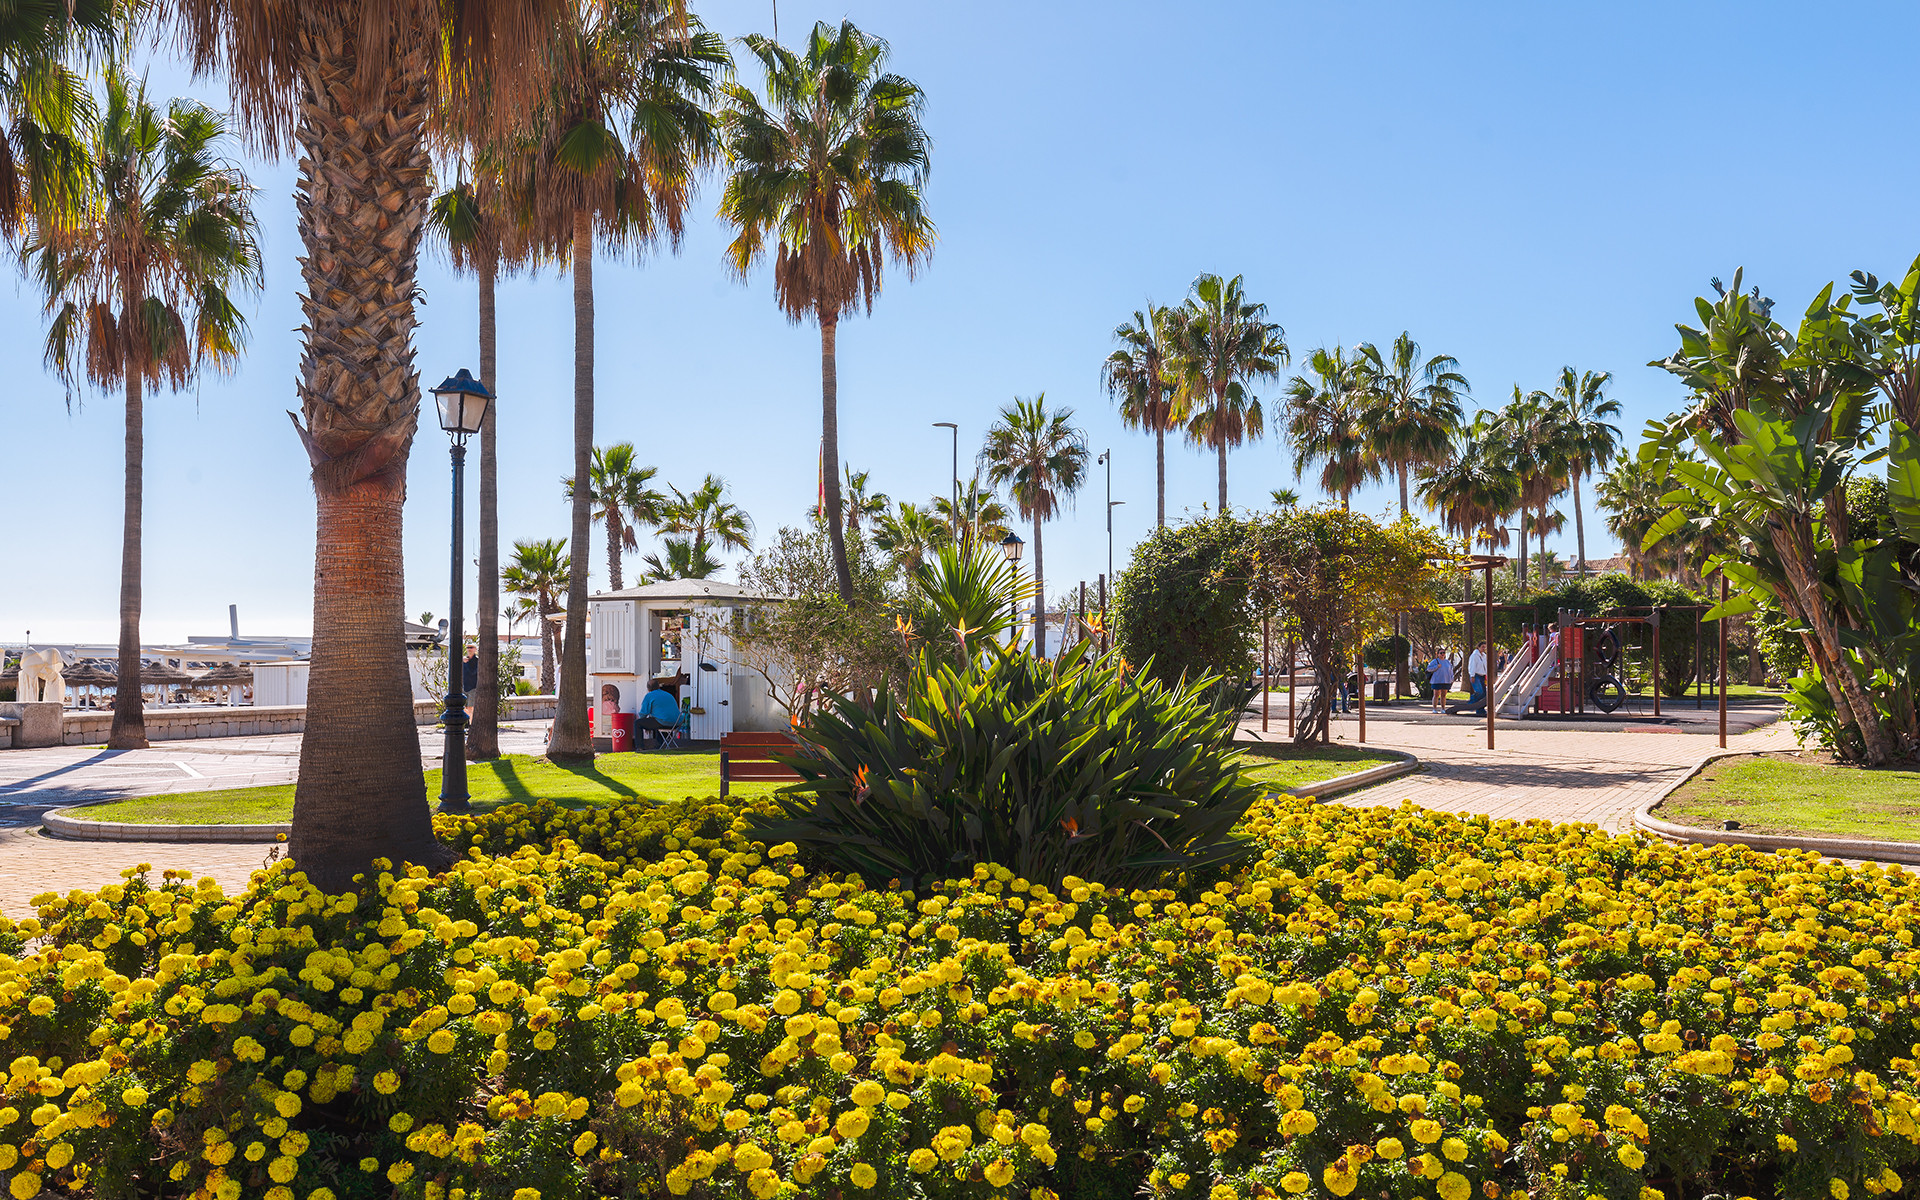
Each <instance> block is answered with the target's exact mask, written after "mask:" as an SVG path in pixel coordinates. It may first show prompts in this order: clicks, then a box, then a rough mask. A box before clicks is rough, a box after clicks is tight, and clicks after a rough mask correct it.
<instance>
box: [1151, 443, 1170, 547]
mask: <svg viewBox="0 0 1920 1200" xmlns="http://www.w3.org/2000/svg"><path fill="white" fill-rule="evenodd" d="M1153 494H1154V502H1155V508H1154V520H1155V522H1156V524H1157V527H1158V528H1161V529H1165V528H1166V526H1167V431H1166V430H1164V429H1156V430H1154V431H1153Z"/></svg>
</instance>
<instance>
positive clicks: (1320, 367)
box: [1286, 346, 1381, 512]
mask: <svg viewBox="0 0 1920 1200" xmlns="http://www.w3.org/2000/svg"><path fill="white" fill-rule="evenodd" d="M1307 371H1308V372H1309V374H1310V375H1311V378H1309V375H1295V376H1294V377H1293V378H1292V379H1291V380H1289V381H1288V383H1287V409H1286V412H1287V437H1288V438H1289V439H1290V440H1291V441H1292V443H1293V473H1294V474H1295V475H1304V474H1305V473H1306V471H1307V470H1308V468H1310V467H1312V466H1313V465H1314V464H1315V463H1318V464H1320V487H1321V489H1322V490H1323V491H1325V492H1326V493H1327V494H1328V495H1330V496H1338V497H1340V508H1341V510H1342V511H1343V512H1344V511H1346V510H1347V509H1348V508H1350V507H1351V506H1352V502H1353V492H1354V489H1355V488H1358V487H1360V486H1361V485H1363V484H1365V483H1368V482H1371V481H1372V480H1376V479H1378V478H1380V473H1381V472H1380V458H1379V456H1378V455H1377V454H1376V453H1375V452H1374V444H1373V439H1372V438H1371V437H1370V436H1369V429H1368V425H1367V420H1366V403H1367V379H1366V372H1364V371H1363V370H1361V369H1360V366H1359V364H1358V363H1356V362H1355V361H1354V360H1352V359H1349V358H1348V357H1347V353H1346V351H1345V350H1343V349H1342V348H1341V347H1339V346H1335V347H1334V348H1333V349H1331V350H1329V349H1327V348H1326V347H1324V346H1323V347H1321V348H1320V349H1318V350H1315V351H1314V352H1313V354H1312V356H1311V357H1309V358H1308V359H1307Z"/></svg>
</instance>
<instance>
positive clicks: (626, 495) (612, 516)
mask: <svg viewBox="0 0 1920 1200" xmlns="http://www.w3.org/2000/svg"><path fill="white" fill-rule="evenodd" d="M659 473H660V472H659V468H657V467H643V466H640V465H639V462H638V453H637V452H636V451H635V450H634V448H633V443H632V442H616V443H614V444H613V445H611V446H595V447H594V448H593V466H592V467H591V468H589V469H588V471H587V502H588V503H589V504H590V505H591V506H592V519H593V520H595V521H602V522H605V523H606V527H607V583H608V586H609V587H610V588H611V589H612V590H613V591H616V592H617V591H619V590H620V589H621V587H622V586H624V584H623V582H622V580H621V577H620V551H621V550H622V549H626V550H634V549H638V548H639V545H640V535H639V533H638V531H637V529H636V527H637V526H640V525H658V524H660V523H661V522H662V521H664V520H665V519H666V515H667V498H666V497H665V496H663V495H661V494H660V493H659V492H658V491H656V490H655V489H654V488H652V487H650V486H648V485H649V484H650V483H651V482H652V481H653V477H654V476H655V475H658V474H659ZM560 486H561V488H562V490H564V491H565V493H566V497H567V499H568V500H572V499H573V477H572V476H571V475H569V476H566V477H565V478H563V479H561V480H560Z"/></svg>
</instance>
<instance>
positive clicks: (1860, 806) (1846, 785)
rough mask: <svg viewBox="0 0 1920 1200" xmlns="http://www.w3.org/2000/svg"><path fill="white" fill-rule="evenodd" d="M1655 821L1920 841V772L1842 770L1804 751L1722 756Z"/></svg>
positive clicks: (1673, 798)
mask: <svg viewBox="0 0 1920 1200" xmlns="http://www.w3.org/2000/svg"><path fill="white" fill-rule="evenodd" d="M1653 815H1654V816H1656V817H1659V818H1660V819H1662V820H1666V821H1672V822H1674V823H1675V824H1677V825H1692V826H1695V827H1698V828H1703V829H1720V828H1723V827H1724V823H1725V822H1727V821H1738V822H1740V827H1741V828H1742V829H1748V830H1752V831H1753V832H1754V833H1779V834H1795V833H1798V834H1808V835H1811V836H1815V837H1847V838H1870V839H1872V840H1874V841H1882V842H1914V841H1920V771H1908V770H1898V769H1895V768H1888V767H1881V768H1868V767H1850V766H1841V765H1838V764H1836V763H1834V762H1832V761H1831V760H1830V759H1828V758H1827V757H1826V756H1825V755H1819V754H1809V753H1802V754H1801V755H1799V756H1798V757H1796V756H1794V755H1791V754H1778V755H1774V754H1767V755H1757V756H1754V757H1752V758H1746V757H1741V758H1722V759H1717V760H1715V761H1714V762H1711V763H1708V764H1707V766H1706V768H1705V769H1704V770H1702V771H1701V772H1700V773H1699V774H1698V775H1695V776H1694V777H1693V778H1692V779H1690V780H1688V781H1687V782H1686V784H1685V785H1683V786H1682V787H1681V788H1680V790H1679V791H1677V792H1675V793H1674V794H1673V795H1671V796H1669V797H1667V799H1666V800H1665V802H1663V803H1662V804H1661V805H1660V806H1659V807H1658V808H1656V809H1654V811H1653Z"/></svg>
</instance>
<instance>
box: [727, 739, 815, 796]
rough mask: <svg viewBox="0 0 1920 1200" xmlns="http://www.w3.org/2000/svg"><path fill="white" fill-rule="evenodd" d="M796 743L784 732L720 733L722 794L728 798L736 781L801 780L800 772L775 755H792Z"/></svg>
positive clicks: (796, 781) (791, 781)
mask: <svg viewBox="0 0 1920 1200" xmlns="http://www.w3.org/2000/svg"><path fill="white" fill-rule="evenodd" d="M795 749H797V743H795V742H794V740H793V739H792V738H791V737H789V736H788V735H786V734H784V733H723V734H721V735H720V796H721V798H722V799H725V798H726V796H727V794H728V792H729V791H730V790H731V789H732V785H733V784H734V783H736V782H779V783H798V782H799V780H800V776H799V774H798V773H797V772H796V771H794V769H793V768H792V767H789V766H787V765H786V764H785V763H782V762H777V761H775V759H774V757H773V756H774V755H776V754H792V753H793V752H794V750H795Z"/></svg>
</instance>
